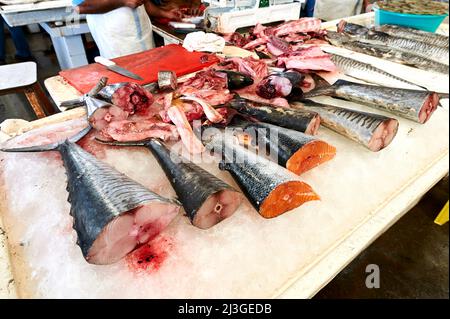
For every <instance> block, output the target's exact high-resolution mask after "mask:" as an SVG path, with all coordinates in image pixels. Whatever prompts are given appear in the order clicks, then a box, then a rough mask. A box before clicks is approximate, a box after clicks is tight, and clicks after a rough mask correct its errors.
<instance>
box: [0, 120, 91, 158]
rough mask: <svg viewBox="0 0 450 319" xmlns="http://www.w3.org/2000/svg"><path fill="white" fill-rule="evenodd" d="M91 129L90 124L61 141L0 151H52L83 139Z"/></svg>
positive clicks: (0, 150)
mask: <svg viewBox="0 0 450 319" xmlns="http://www.w3.org/2000/svg"><path fill="white" fill-rule="evenodd" d="M90 130H91V127H90V126H88V127H86V128H85V129H83V130H82V131H80V132H78V133H77V134H76V135H74V136H72V137H70V138H68V139H65V140H63V141H59V142H56V143H51V144H46V145H40V146H30V147H19V148H1V149H0V152H5V153H42V152H50V151H56V150H58V149H59V148H60V146H61V145H63V144H64V143H66V142H72V143H76V142H78V141H79V140H81V139H82V138H83V137H85V136H86V135H87V134H88V133H89V132H90Z"/></svg>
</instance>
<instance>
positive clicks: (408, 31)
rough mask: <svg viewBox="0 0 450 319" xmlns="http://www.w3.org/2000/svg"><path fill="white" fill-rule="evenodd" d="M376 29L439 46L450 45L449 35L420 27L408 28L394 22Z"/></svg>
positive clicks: (446, 46)
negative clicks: (423, 29)
mask: <svg viewBox="0 0 450 319" xmlns="http://www.w3.org/2000/svg"><path fill="white" fill-rule="evenodd" d="M374 30H376V31H379V32H384V33H387V34H389V35H392V36H395V37H400V38H406V39H411V40H416V41H420V42H425V43H428V44H431V45H435V46H438V47H443V48H447V49H448V47H449V42H448V37H447V36H445V35H442V34H438V33H432V32H426V31H422V30H418V29H413V28H407V27H403V26H399V25H394V24H384V25H381V26H376V27H374Z"/></svg>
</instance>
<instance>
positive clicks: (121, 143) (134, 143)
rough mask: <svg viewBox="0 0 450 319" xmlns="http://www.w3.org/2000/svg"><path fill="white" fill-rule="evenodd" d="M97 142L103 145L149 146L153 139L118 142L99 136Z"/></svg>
mask: <svg viewBox="0 0 450 319" xmlns="http://www.w3.org/2000/svg"><path fill="white" fill-rule="evenodd" d="M95 140H96V141H97V142H99V143H100V144H103V145H109V146H130V147H134V146H136V147H137V146H147V145H149V143H150V141H151V140H143V141H136V142H117V141H105V140H102V139H100V138H98V137H96V138H95Z"/></svg>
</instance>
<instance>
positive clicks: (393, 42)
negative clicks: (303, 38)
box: [341, 23, 449, 65]
mask: <svg viewBox="0 0 450 319" xmlns="http://www.w3.org/2000/svg"><path fill="white" fill-rule="evenodd" d="M341 29H342V31H343V32H344V33H346V34H349V35H351V36H354V37H355V38H357V39H358V40H360V41H362V42H368V43H372V44H378V45H385V46H388V47H390V48H394V49H396V50H400V51H406V52H409V53H413V54H416V55H418V56H421V57H423V58H426V59H430V60H433V61H435V62H439V63H442V64H445V65H449V51H448V49H447V48H443V47H439V46H435V45H431V44H428V43H424V42H420V41H417V40H412V39H406V38H399V37H394V36H391V35H389V34H387V33H384V32H378V31H374V30H370V29H368V28H366V27H363V26H359V25H356V24H352V23H346V24H345V25H344V26H343V28H342V27H341Z"/></svg>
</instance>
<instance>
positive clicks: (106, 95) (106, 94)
mask: <svg viewBox="0 0 450 319" xmlns="http://www.w3.org/2000/svg"><path fill="white" fill-rule="evenodd" d="M127 84H128V82H121V83H115V84H110V85H107V86H105V87H104V88H103V89H101V90H100V91H99V92H98V93H97V94H96V95H97V96H98V97H100V98H102V99H104V100H105V101H107V102H109V103H112V98H113V95H114V93H115V92H116V91H117V90H118V89H120V88H122V87H124V86H125V85H127Z"/></svg>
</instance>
